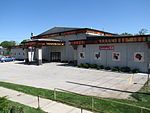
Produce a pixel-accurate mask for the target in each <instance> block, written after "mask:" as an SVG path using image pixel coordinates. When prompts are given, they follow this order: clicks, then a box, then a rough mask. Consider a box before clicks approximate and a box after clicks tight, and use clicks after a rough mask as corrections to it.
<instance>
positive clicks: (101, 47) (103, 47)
mask: <svg viewBox="0 0 150 113" xmlns="http://www.w3.org/2000/svg"><path fill="white" fill-rule="evenodd" d="M99 49H100V50H114V46H113V45H111V46H99Z"/></svg>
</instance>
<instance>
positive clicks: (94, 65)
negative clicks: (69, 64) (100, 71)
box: [89, 64, 97, 69]
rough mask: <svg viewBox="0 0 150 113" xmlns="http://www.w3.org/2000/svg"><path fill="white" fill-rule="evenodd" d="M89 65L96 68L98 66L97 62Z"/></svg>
mask: <svg viewBox="0 0 150 113" xmlns="http://www.w3.org/2000/svg"><path fill="white" fill-rule="evenodd" d="M89 67H90V68H95V69H96V68H97V64H90V65H89Z"/></svg>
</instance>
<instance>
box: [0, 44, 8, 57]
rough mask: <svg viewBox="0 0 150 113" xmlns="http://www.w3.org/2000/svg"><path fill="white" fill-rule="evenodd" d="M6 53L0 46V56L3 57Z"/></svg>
mask: <svg viewBox="0 0 150 113" xmlns="http://www.w3.org/2000/svg"><path fill="white" fill-rule="evenodd" d="M6 52H7V49H6V48H3V47H2V46H0V55H5V54H6Z"/></svg>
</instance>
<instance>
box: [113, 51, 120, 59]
mask: <svg viewBox="0 0 150 113" xmlns="http://www.w3.org/2000/svg"><path fill="white" fill-rule="evenodd" d="M112 60H113V61H120V52H113V53H112Z"/></svg>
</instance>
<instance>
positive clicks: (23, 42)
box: [20, 39, 30, 44]
mask: <svg viewBox="0 0 150 113" xmlns="http://www.w3.org/2000/svg"><path fill="white" fill-rule="evenodd" d="M28 40H30V39H25V40H23V41H21V43H20V44H23V43H24V42H26V41H28Z"/></svg>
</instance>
